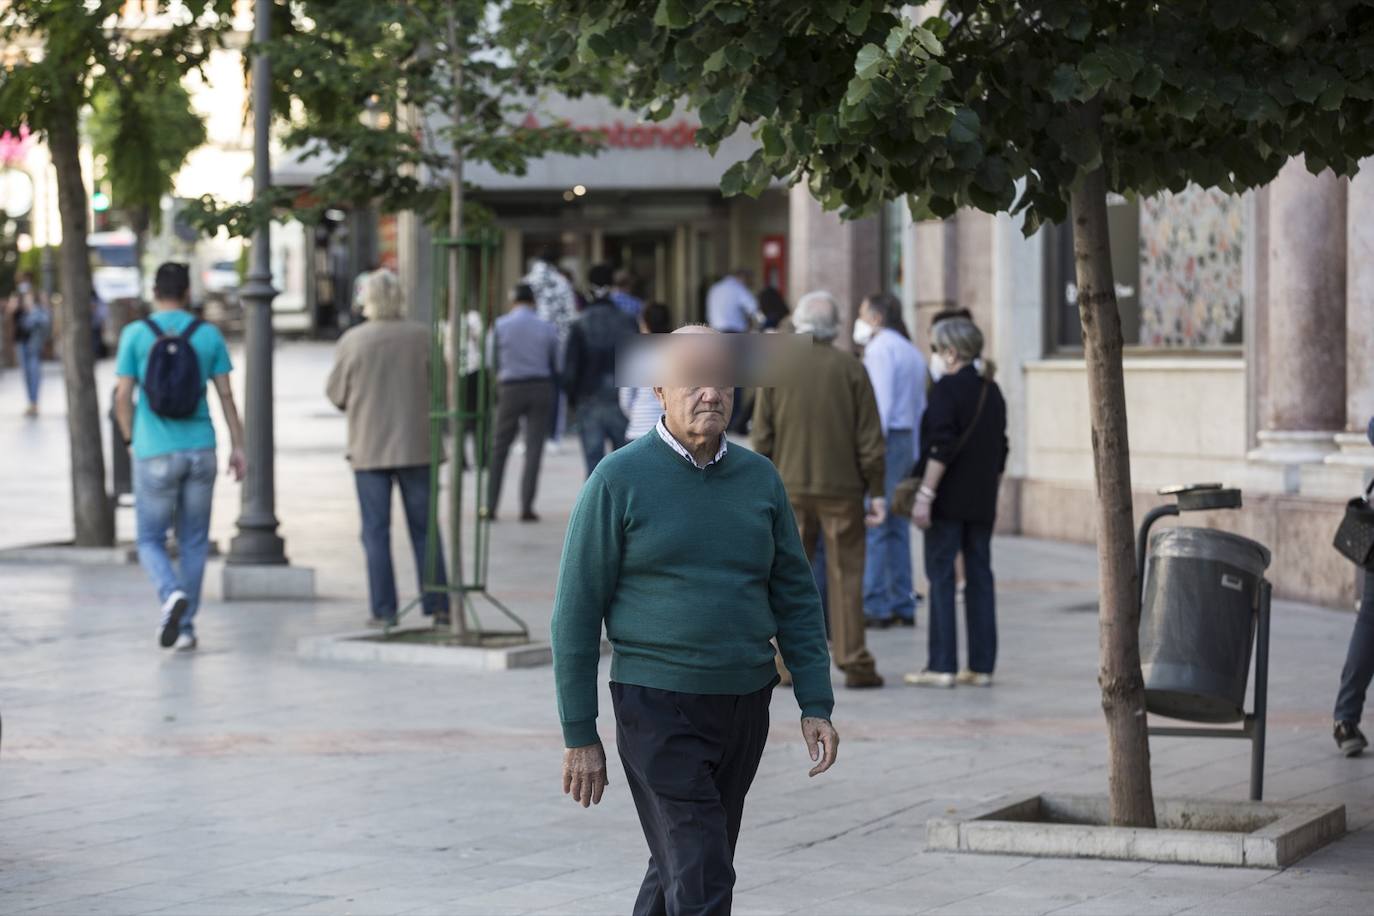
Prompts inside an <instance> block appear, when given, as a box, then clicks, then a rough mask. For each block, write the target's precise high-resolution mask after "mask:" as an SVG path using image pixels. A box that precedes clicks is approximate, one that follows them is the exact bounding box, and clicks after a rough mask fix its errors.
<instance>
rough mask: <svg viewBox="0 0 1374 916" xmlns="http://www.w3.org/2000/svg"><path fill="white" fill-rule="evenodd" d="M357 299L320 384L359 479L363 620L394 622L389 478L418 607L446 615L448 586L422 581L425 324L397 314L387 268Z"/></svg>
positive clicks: (399, 303)
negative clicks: (356, 314)
mask: <svg viewBox="0 0 1374 916" xmlns="http://www.w3.org/2000/svg"><path fill="white" fill-rule="evenodd" d="M359 299H360V301H361V304H362V310H363V315H364V317H366V318H367V321H366V322H365V323H364V324H361V325H357V326H355V327H352V328H350V329H349V330H348V331H347V332H346V333H345V334H344V335H343V336H342V337H341V338H339V344H338V348H337V349H336V350H335V352H334V368H333V370H332V371H331V372H330V373H329V381H328V383H327V384H326V387H325V393H326V394H327V396H328V397H329V400H330V401H331V402H332V403H333V404H334V406H335V407H337V408H339V409H340V410H342V411H344V413H345V414H346V415H347V417H348V460H349V463H350V464H351V465H352V466H353V478H354V481H355V482H356V484H357V488H358V507H359V509H360V510H361V513H362V541H363V552H364V553H365V554H366V557H367V585H368V599H369V603H370V606H371V617H370V618H369V621H368V622H369V624H371V625H373V626H385V625H390V624H394V623H395V622H396V615H397V600H396V574H395V571H394V569H393V568H392V565H391V493H392V485H393V484H395V485H397V486H398V487H399V489H400V491H401V506H402V507H403V509H404V510H405V516H406V527H407V528H408V529H409V530H410V544H411V547H412V548H413V549H414V552H415V568H416V570H417V571H418V573H419V579H420V591H421V594H422V595H423V600H422V604H423V607H424V612H425V614H426V615H427V616H431V617H433V618H434V622H435V623H436V624H447V623H448V614H449V602H448V595H447V594H446V593H445V592H442V591H437V590H436V591H430V592H426V591H425V585H426V583H425V579H426V571H427V570H426V566H427V564H426V557H427V555H428V554H427V550H428V548H429V546H430V545H429V496H430V469H429V462H430V440H429V374H430V339H429V331H428V329H427V328H426V327H425V326H424V325H422V324H420V323H419V322H416V321H409V320H407V319H406V318H405V317H404V316H403V311H404V307H405V302H404V299H403V297H402V293H401V285H400V282H399V281H398V280H397V279H396V275H395V274H394V273H392V272H391V271H389V270H375V271H372V272H371V273H369V274H368V275H367V278H366V279H365V280H364V281H363V283H362V289H361V291H360V296H359ZM435 538H438V533H437V532H435ZM433 546H434V556H435V557H436V562H435V563H434V569H433V576H434V580H433V583H432V584H433V585H434V586H444V585H445V584H446V579H445V577H444V562H443V555H444V550H443V545H442V544H441V543H438V542H437V541H436V543H435V544H434V545H433Z"/></svg>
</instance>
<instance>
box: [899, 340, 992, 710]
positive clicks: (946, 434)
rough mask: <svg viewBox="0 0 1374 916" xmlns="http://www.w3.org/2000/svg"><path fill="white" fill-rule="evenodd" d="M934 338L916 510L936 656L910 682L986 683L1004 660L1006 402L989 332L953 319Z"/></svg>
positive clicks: (922, 684) (927, 684)
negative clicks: (988, 355)
mask: <svg viewBox="0 0 1374 916" xmlns="http://www.w3.org/2000/svg"><path fill="white" fill-rule="evenodd" d="M931 334H932V337H933V343H932V347H931V349H932V350H933V351H934V355H933V356H932V357H931V375H932V376H933V377H934V378H935V384H934V385H933V386H932V387H931V389H930V394H929V400H928V402H927V405H926V412H925V416H924V417H922V419H921V427H920V430H921V431H920V441H921V458H920V460H919V461H918V462H917V464H916V467H915V469H914V470H913V472H912V474H913V476H915V477H917V478H918V479H919V480H920V481H921V482H920V486H919V488H918V489H917V493H916V502H915V506H914V507H913V508H912V511H911V515H912V520H913V521H914V522H915V523H916V527H918V528H920V529H922V530H923V531H924V532H925V561H926V577H927V578H928V579H929V580H930V635H929V640H928V644H929V656H928V659H927V664H926V668H925V670H923V671H921V672H919V673H913V674H908V675H907V676H906V678H905V680H906V682H907V683H908V684H911V685H913V686H917V687H953V686H954V685H955V684H956V683H961V684H970V685H974V686H980V687H988V686H991V685H992V673H993V668H994V667H995V665H996V662H997V609H996V595H995V593H994V582H993V574H992V528H993V524H994V522H995V521H996V519H997V489H998V485H999V484H1000V482H1001V479H1002V471H1003V470H1004V469H1005V468H1006V463H1007V407H1006V402H1005V401H1004V400H1003V399H1002V392H1001V389H999V388H998V387H997V383H996V382H994V381H993V380H992V379H991V378H988V377H987V376H986V375H984V374H980V373H979V371H978V369H977V367H976V365H975V363H976V362H977V361H978V360H979V359H980V358H981V356H982V352H983V334H982V332H981V331H979V330H978V328H977V326H976V325H974V323H973V322H972V321H970V320H969V319H968V318H964V317H955V318H947V319H944V320H941V321H938V322H936V323H935V325H934V327H933V330H932V331H931ZM960 553H962V554H963V557H964V576H965V584H964V614H965V617H966V622H967V628H968V667H967V668H966V669H964V670H963V671H958V661H959V658H958V635H957V633H956V625H957V617H956V612H955V591H956V590H955V569H954V561H955V557H956V556H958V555H959V554H960ZM956 671H958V673H957V674H956Z"/></svg>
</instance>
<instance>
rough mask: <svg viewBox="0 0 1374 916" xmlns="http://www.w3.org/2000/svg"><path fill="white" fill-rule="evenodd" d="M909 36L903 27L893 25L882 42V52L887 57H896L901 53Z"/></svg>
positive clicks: (908, 31)
mask: <svg viewBox="0 0 1374 916" xmlns="http://www.w3.org/2000/svg"><path fill="white" fill-rule="evenodd" d="M910 34H911V32H910V30H908V29H907V27H906V26H905V25H894V26H893V27H892V30H891V31H889V32H888V33H887V40H886V41H884V42H883V50H884V51H886V52H887V56H888V57H896V56H897V55H898V54H900V53H901V50H902V46H903V45H905V44H906V40H907V36H909V35H910Z"/></svg>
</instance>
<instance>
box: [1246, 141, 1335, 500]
mask: <svg viewBox="0 0 1374 916" xmlns="http://www.w3.org/2000/svg"><path fill="white" fill-rule="evenodd" d="M1346 190H1347V184H1346V182H1345V180H1343V179H1341V178H1337V177H1336V176H1335V175H1334V174H1332V173H1331V172H1329V171H1328V172H1323V173H1322V174H1320V175H1313V174H1311V173H1310V172H1308V171H1307V167H1306V165H1305V164H1304V163H1303V161H1302V160H1301V159H1300V158H1298V159H1294V160H1292V161H1290V162H1289V163H1288V164H1287V165H1286V166H1284V168H1283V171H1282V172H1280V173H1279V177H1278V178H1277V179H1276V180H1275V181H1274V183H1273V184H1272V185H1270V188H1269V271H1268V287H1269V289H1268V297H1267V298H1268V303H1267V304H1268V309H1267V328H1266V331H1267V334H1266V337H1267V340H1266V341H1265V342H1264V346H1265V347H1266V357H1267V358H1266V360H1265V362H1266V367H1265V368H1266V372H1265V375H1266V397H1265V408H1264V413H1263V415H1262V416H1261V418H1260V427H1261V428H1260V432H1259V437H1258V438H1259V443H1260V446H1259V448H1258V449H1257V450H1256V451H1255V452H1253V453H1252V454H1251V457H1252V458H1254V459H1256V460H1259V461H1268V462H1272V463H1275V464H1279V465H1282V466H1284V467H1285V468H1286V469H1287V471H1286V472H1285V475H1284V479H1283V489H1285V490H1286V491H1290V492H1294V491H1296V490H1297V489H1298V486H1299V476H1298V475H1299V469H1300V467H1301V466H1302V465H1304V464H1310V463H1313V462H1320V461H1322V460H1323V459H1324V458H1325V456H1327V455H1329V454H1330V453H1331V452H1333V451H1334V450H1335V447H1336V443H1335V433H1336V431H1337V430H1341V429H1344V428H1345V425H1346V416H1345V415H1346V403H1345V388H1346V378H1345V368H1346V366H1345V364H1346V337H1345V322H1346V295H1345V293H1346Z"/></svg>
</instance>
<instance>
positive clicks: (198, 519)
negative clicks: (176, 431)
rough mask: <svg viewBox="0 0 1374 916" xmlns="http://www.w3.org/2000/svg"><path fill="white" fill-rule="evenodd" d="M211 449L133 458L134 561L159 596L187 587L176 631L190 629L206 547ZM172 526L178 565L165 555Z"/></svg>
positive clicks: (211, 481) (197, 606)
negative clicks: (135, 560)
mask: <svg viewBox="0 0 1374 916" xmlns="http://www.w3.org/2000/svg"><path fill="white" fill-rule="evenodd" d="M215 471H216V467H215V450H214V449H212V448H207V449H193V450H190V451H184V452H170V453H168V454H166V455H155V456H153V457H152V458H140V459H138V460H137V461H135V462H134V525H135V527H136V529H137V532H136V536H137V543H138V562H139V563H140V564H141V565H142V566H143V570H144V572H146V573H147V574H148V578H150V579H152V580H153V585H155V586H156V587H157V597H158V600H159V601H166V600H167V596H168V595H170V594H172V592H174V591H177V590H180V591H183V592H185V593H186V600H187V605H186V613H185V614H184V615H183V616H182V618H181V632H183V633H194V632H195V625H194V620H195V616H196V611H197V610H199V609H200V584H201V581H202V580H203V579H204V578H205V557H206V556H207V555H208V554H209V552H210V503H211V499H212V497H213V496H214V493H215ZM173 526H175V529H176V537H177V550H178V551H179V552H180V558H179V560H178V562H177V568H173V566H172V559H171V557H169V556H168V555H167V532H168V531H169V530H171V529H172V528H173Z"/></svg>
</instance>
